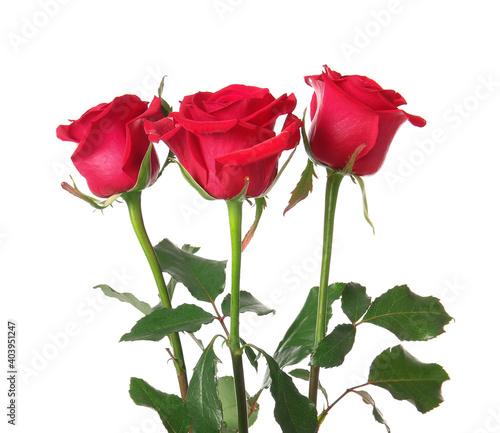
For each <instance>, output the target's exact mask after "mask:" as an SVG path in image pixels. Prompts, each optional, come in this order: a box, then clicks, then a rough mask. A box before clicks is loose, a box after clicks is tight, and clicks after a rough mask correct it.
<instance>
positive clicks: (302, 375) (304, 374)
mask: <svg viewBox="0 0 500 433" xmlns="http://www.w3.org/2000/svg"><path fill="white" fill-rule="evenodd" d="M288 374H289V375H290V376H293V377H296V378H297V379H302V380H305V381H307V382H309V377H310V376H311V372H310V371H309V370H306V369H305V368H296V369H295V370H292V371H290V372H289V373H288ZM318 389H319V390H320V391H321V392H322V393H323V395H324V396H325V400H326V404H327V406H329V403H328V393H327V392H326V389H325V388H323V386H322V385H321V382H318Z"/></svg>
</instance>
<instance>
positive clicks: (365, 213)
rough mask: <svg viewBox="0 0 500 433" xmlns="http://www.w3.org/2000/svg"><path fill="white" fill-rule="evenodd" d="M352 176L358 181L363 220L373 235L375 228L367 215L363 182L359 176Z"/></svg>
mask: <svg viewBox="0 0 500 433" xmlns="http://www.w3.org/2000/svg"><path fill="white" fill-rule="evenodd" d="M352 176H353V177H354V178H355V179H356V180H357V181H358V184H359V187H360V188H361V197H362V199H363V214H364V216H365V220H366V222H367V223H368V224H370V226H371V228H372V230H373V234H375V226H374V225H373V223H372V221H371V219H370V216H369V215H368V200H367V198H366V188H365V181H364V180H363V178H362V177H361V176H357V175H355V174H353V175H352Z"/></svg>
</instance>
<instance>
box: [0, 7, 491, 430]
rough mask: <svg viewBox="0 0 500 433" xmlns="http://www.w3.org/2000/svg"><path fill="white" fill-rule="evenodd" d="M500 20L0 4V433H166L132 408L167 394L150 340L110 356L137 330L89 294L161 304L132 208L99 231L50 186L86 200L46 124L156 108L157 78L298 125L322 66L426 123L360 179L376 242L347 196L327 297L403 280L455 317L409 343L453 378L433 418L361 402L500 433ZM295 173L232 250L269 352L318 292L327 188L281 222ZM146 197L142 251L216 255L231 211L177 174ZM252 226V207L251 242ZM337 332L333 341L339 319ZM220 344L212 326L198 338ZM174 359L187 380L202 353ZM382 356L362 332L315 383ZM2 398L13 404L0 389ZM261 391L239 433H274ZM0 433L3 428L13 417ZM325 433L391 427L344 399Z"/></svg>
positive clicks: (181, 91)
mask: <svg viewBox="0 0 500 433" xmlns="http://www.w3.org/2000/svg"><path fill="white" fill-rule="evenodd" d="M44 5H45V6H44ZM47 5H50V6H47ZM498 14H499V10H498V7H497V2H495V1H493V0H489V1H487V0H476V1H474V2H470V1H467V2H466V1H456V0H455V1H451V0H440V1H439V2H436V1H431V0H419V1H417V0H414V1H410V0H399V1H397V0H393V1H390V0H377V1H368V0H358V1H356V2H333V1H320V0H309V1H307V2H305V1H300V2H299V1H294V0H286V1H285V0H279V1H265V0H253V1H250V0H221V1H218V2H214V1H213V0H192V1H184V2H182V1H169V0H162V1H160V0H146V1H142V2H138V1H130V0H120V1H118V0H108V1H105V2H103V1H97V0H87V1H80V0H65V1H64V2H63V1H62V0H58V1H55V0H53V1H52V2H50V1H49V0H46V1H45V2H44V0H39V1H35V0H25V1H23V2H16V3H14V2H11V3H9V6H8V8H7V10H6V11H5V10H4V13H2V16H1V18H0V20H1V33H2V43H1V50H2V54H1V56H2V64H3V66H2V70H1V77H2V78H1V80H0V83H1V84H0V86H1V100H2V104H1V117H0V119H1V121H2V128H1V134H2V138H1V158H0V173H1V174H0V176H1V191H2V201H1V205H0V208H1V216H0V263H1V265H0V266H1V267H0V269H1V271H0V272H1V274H0V280H1V296H2V300H1V304H0V305H1V306H0V308H1V324H2V326H3V327H4V330H3V331H1V332H0V335H1V337H0V345H1V346H2V354H4V355H3V356H2V357H1V359H2V360H3V361H2V363H1V369H0V370H2V371H4V372H5V375H6V370H7V366H6V362H5V360H6V357H5V354H6V352H5V349H4V347H5V346H6V338H7V330H6V321H7V319H12V320H15V321H16V323H17V327H18V368H19V369H21V370H22V371H23V372H24V373H23V374H21V375H20V376H19V377H18V392H19V395H18V397H19V399H18V426H17V427H15V428H10V426H8V427H9V431H17V432H22V433H34V432H42V431H51V432H52V433H60V432H68V431H71V432H75V433H80V432H89V431H93V432H106V433H130V432H140V433H153V432H160V431H163V427H162V426H161V424H160V422H159V419H158V417H157V415H156V414H155V413H154V412H152V411H151V410H149V409H147V408H140V407H137V406H135V405H134V403H133V402H132V401H131V400H130V398H129V396H128V382H129V378H130V377H131V376H136V377H141V378H144V379H145V380H147V381H148V382H149V383H150V384H151V385H153V386H155V387H157V388H159V389H161V390H163V391H167V392H176V390H177V383H176V379H175V373H174V369H173V366H172V365H171V363H168V364H167V354H166V352H165V350H164V348H163V347H164V346H163V345H162V344H161V343H152V342H137V343H118V340H119V339H120V336H121V335H122V334H123V333H125V332H127V331H128V330H129V329H130V328H131V326H132V325H133V324H134V323H135V321H136V320H138V319H139V318H140V313H139V312H137V311H136V310H134V309H133V308H131V307H129V306H128V305H125V304H121V303H119V302H117V301H114V300H111V301H107V300H106V299H104V298H103V297H102V296H100V295H99V293H98V292H97V291H96V290H94V289H92V287H93V286H94V285H96V284H99V283H107V284H109V285H111V286H112V287H114V288H115V289H116V290H120V291H129V292H133V293H135V294H136V296H138V297H139V298H141V299H143V300H145V301H148V302H150V303H155V302H156V299H157V298H156V294H155V287H154V282H153V279H152V277H151V275H150V274H149V270H148V267H147V264H146V261H145V259H144V257H143V256H142V254H141V251H140V248H139V246H138V243H137V241H136V239H135V238H134V235H133V233H132V231H131V228H130V224H129V221H128V216H127V212H126V208H125V205H123V204H122V205H117V206H115V207H114V208H113V209H108V210H106V211H105V212H104V215H102V214H101V213H100V212H92V209H91V208H90V207H89V206H88V205H86V204H85V203H84V202H82V201H80V200H78V199H76V198H74V197H72V196H70V195H69V194H68V193H66V192H65V191H63V190H62V189H61V188H60V186H59V184H60V183H61V182H62V181H68V180H69V175H70V174H71V175H73V176H74V177H75V179H76V180H77V183H78V185H79V186H80V187H81V188H82V189H84V190H85V187H86V185H85V182H84V180H83V179H82V178H81V177H79V176H78V175H77V172H76V170H75V169H74V167H72V165H71V161H70V159H69V156H70V155H71V153H72V152H73V150H74V148H75V146H74V145H73V144H71V143H65V142H61V141H59V140H58V139H57V138H56V136H55V129H56V127H57V126H58V125H59V124H61V123H67V119H68V118H72V119H75V118H78V117H79V116H80V115H81V114H82V113H83V112H84V111H86V110H87V109H88V108H90V107H92V106H94V105H96V104H98V103H101V102H109V101H110V100H112V99H113V98H114V97H115V96H117V95H122V94H125V93H130V92H132V93H137V94H139V95H140V96H141V97H142V98H143V99H145V100H150V99H151V97H152V96H153V94H154V93H155V91H156V88H157V86H158V84H159V81H160V79H161V76H163V75H164V74H167V75H168V76H169V77H168V79H167V84H166V92H165V96H166V97H167V99H168V100H169V101H170V102H171V104H173V105H174V108H177V107H178V103H177V101H179V100H180V99H181V98H182V97H183V96H184V95H186V94H192V93H195V92H197V91H199V90H210V91H215V90H218V89H219V88H221V87H223V86H226V85H228V84H231V83H242V84H251V85H256V86H261V87H268V88H269V89H270V90H271V92H272V93H273V94H274V95H275V96H276V97H277V96H279V95H281V94H282V93H285V92H286V93H291V92H294V93H295V94H296V96H297V98H298V106H297V110H296V113H297V114H298V115H299V116H300V115H301V113H302V111H303V109H304V108H305V107H306V106H308V104H309V101H310V98H311V94H312V90H311V88H309V87H308V86H307V85H305V83H304V81H303V76H304V75H309V74H318V73H320V72H321V69H322V65H323V64H328V65H329V66H330V67H331V68H332V69H334V70H337V71H339V72H341V73H343V74H361V75H366V76H369V77H371V78H373V79H375V80H376V81H378V82H379V83H380V84H381V85H382V86H383V87H386V88H392V89H395V90H397V91H399V92H400V93H401V94H402V95H403V96H404V97H405V98H406V99H407V101H408V102H409V105H408V108H407V110H408V111H409V112H410V113H413V114H418V115H421V116H423V117H424V118H426V119H427V121H428V124H427V126H426V127H425V128H423V129H418V128H415V127H413V126H411V125H410V124H409V123H408V122H407V124H405V125H404V126H403V127H402V128H401V130H400V132H399V133H398V134H397V136H396V139H395V141H394V143H393V146H392V148H391V150H390V152H389V155H388V158H387V160H386V163H385V165H384V166H383V167H382V170H381V171H380V172H379V173H378V174H376V175H374V176H372V177H369V178H366V179H365V181H366V185H367V190H368V199H369V205H370V214H371V217H372V220H373V222H374V224H375V227H376V235H375V236H373V235H372V233H371V229H370V227H369V226H368V225H367V224H366V223H365V222H364V219H363V215H362V208H361V198H360V194H359V190H358V189H357V186H355V185H354V184H352V183H351V182H350V181H347V180H346V181H344V183H343V185H342V187H341V192H340V197H339V206H338V212H337V219H336V232H335V239H334V240H335V248H334V255H333V264H332V280H336V281H357V282H360V283H362V284H363V285H366V286H367V288H368V293H369V294H370V295H371V296H372V297H376V296H378V295H379V294H380V293H382V292H383V291H385V290H387V289H389V288H391V287H393V286H394V285H397V284H403V283H407V284H409V286H410V287H411V288H412V289H413V291H415V292H417V293H419V294H421V295H426V296H427V295H434V296H438V297H440V298H441V299H442V300H443V303H444V304H445V306H446V309H447V311H448V312H449V313H450V314H451V315H452V316H453V317H454V318H455V321H454V322H452V323H451V324H450V325H449V326H447V328H446V329H447V332H446V334H445V335H443V336H440V337H439V338H437V339H435V340H432V341H430V342H426V343H411V344H405V347H406V348H407V349H408V350H409V351H410V352H411V353H412V354H414V355H415V356H417V357H418V358H419V359H421V360H422V361H424V362H438V363H440V364H441V365H443V366H444V367H445V368H446V370H447V371H448V373H449V374H450V376H451V378H452V380H451V381H449V382H447V383H445V385H444V387H443V392H444V397H445V402H444V403H443V404H442V406H441V407H439V408H438V409H436V410H434V411H432V412H430V413H428V414H426V415H421V414H419V413H418V412H417V411H416V410H415V408H414V407H413V406H412V405H411V404H409V403H408V402H399V401H395V400H393V399H392V397H391V396H390V395H389V393H387V392H386V391H384V390H382V389H374V390H372V395H373V396H374V398H375V399H376V400H377V403H378V405H379V407H380V408H381V410H382V412H383V413H384V415H385V416H386V418H387V420H388V422H389V424H390V425H391V427H392V430H393V432H396V433H398V432H405V433H412V432H422V431H443V430H445V431H450V432H454V433H473V432H476V433H484V432H488V433H490V432H495V431H498V430H499V429H500V400H499V397H498V390H497V387H498V385H499V373H498V329H499V328H498V320H497V315H498V305H499V303H500V291H499V287H498V272H497V267H498V260H499V252H498V244H499V241H500V233H499V226H498V218H499V216H498V213H499V212H498V211H499V204H498V189H497V184H498V160H499V157H500V151H499V144H500V143H499V138H498V132H497V131H498V123H499V114H500V111H499V108H500V60H499V55H498V43H499V42H500V30H499V28H498V16H499V15H498ZM485 83H489V84H485ZM158 148H159V150H160V151H161V153H162V155H164V154H165V152H164V149H163V147H162V146H161V145H160V146H158ZM305 161H306V157H305V153H304V152H303V151H302V150H300V151H299V152H297V154H296V155H295V157H294V159H293V161H292V163H291V164H290V167H289V169H288V170H287V171H286V173H285V175H284V176H283V177H282V179H281V180H280V182H279V184H278V186H277V187H276V188H275V189H274V190H273V191H272V192H271V194H270V195H269V207H268V209H267V210H266V212H265V214H264V217H263V219H262V223H261V226H260V227H259V230H258V231H257V234H256V236H255V238H254V240H253V241H252V243H251V244H250V246H249V248H248V250H247V251H245V253H244V264H243V288H244V289H247V290H252V291H253V292H254V294H255V296H256V297H257V298H259V299H261V300H262V301H263V302H266V303H267V304H269V305H271V306H274V307H275V308H276V309H277V311H278V312H277V314H276V315H275V316H273V317H266V318H265V319H259V320H256V317H255V316H253V315H251V314H249V315H247V316H246V317H245V319H244V329H242V332H243V335H245V336H246V338H247V340H250V341H252V342H254V343H256V344H257V345H259V346H261V347H263V348H264V349H266V350H268V351H269V352H272V351H273V350H274V348H275V347H276V345H277V343H278V342H279V340H280V339H281V337H282V335H283V333H284V331H285V330H286V328H287V327H288V325H289V324H290V323H291V321H292V319H293V317H294V316H295V315H296V314H297V312H298V310H299V309H300V307H301V305H302V303H303V301H304V299H305V297H306V294H307V291H308V289H309V288H310V287H312V286H313V285H317V283H318V281H319V261H318V248H319V246H320V242H321V226H322V213H323V193H324V183H325V174H324V172H323V171H322V170H318V177H319V179H318V180H316V182H315V185H314V193H313V194H312V196H311V197H310V198H308V199H307V201H305V202H303V203H302V204H300V205H299V206H297V208H296V209H294V210H293V211H291V212H290V213H289V214H287V216H286V217H283V216H282V210H283V209H284V207H285V206H286V203H287V201H288V198H289V192H290V191H291V190H292V189H293V188H294V186H295V183H296V182H297V180H298V178H299V175H300V173H301V171H302V169H303V168H304V166H305ZM143 196H144V212H145V219H146V222H147V225H148V230H149V232H150V235H151V238H152V239H153V242H155V243H156V242H159V241H160V240H161V239H162V238H163V237H169V238H170V239H172V240H173V241H174V242H176V243H177V244H179V245H181V244H183V243H185V242H187V243H191V244H193V245H197V246H201V247H202V249H201V251H200V254H201V255H203V256H205V257H209V258H214V259H220V260H222V259H227V258H228V257H229V239H228V237H229V234H228V228H227V222H226V210H225V206H224V203H223V202H210V203H208V202H204V201H203V200H201V199H199V198H198V197H197V195H196V193H195V192H194V190H192V189H191V188H190V187H189V186H188V185H187V184H186V183H185V182H184V180H183V179H182V178H181V176H180V173H179V171H178V169H177V168H175V167H170V168H169V169H168V170H167V172H166V173H165V175H164V176H163V177H162V178H161V179H160V181H159V182H158V183H157V184H156V185H155V186H154V188H152V189H150V190H148V191H146V192H145V193H144V194H143ZM252 212H253V209H251V208H250V207H249V206H246V207H245V225H246V226H248V225H249V224H250V223H251V217H252ZM184 293H185V290H183V289H182V287H179V288H178V291H177V292H176V295H175V297H174V303H177V304H178V303H181V302H184V301H188V300H189V297H188V296H186V295H185V294H184ZM221 298H222V297H221ZM336 314H337V316H336V320H337V323H338V322H341V321H343V320H346V319H345V318H344V317H343V316H342V313H341V312H340V311H337V310H336ZM334 321H335V319H334ZM332 324H333V321H332ZM215 332H219V329H218V328H217V325H216V324H213V325H210V327H207V329H206V332H205V333H204V334H203V333H202V335H205V339H206V338H208V335H211V334H213V333H215ZM185 341H186V343H185V346H186V352H187V363H188V364H189V366H190V367H192V366H193V365H194V364H195V360H196V359H197V356H198V354H199V352H198V349H197V348H196V347H195V346H194V345H193V343H192V342H191V341H189V340H185ZM395 344H397V340H396V339H395V338H394V337H393V336H392V334H389V333H387V332H385V331H383V330H379V329H375V328H374V327H369V326H367V327H366V328H365V329H360V332H359V333H358V340H357V343H356V346H355V348H354V350H353V351H352V352H351V353H350V354H349V355H348V356H347V359H346V366H345V367H342V368H339V369H336V370H330V371H323V372H322V380H323V382H324V385H325V386H326V387H327V388H328V390H329V393H330V397H331V399H332V400H333V399H335V398H336V397H337V396H339V395H340V394H341V393H342V392H343V391H344V390H345V389H346V388H347V387H350V386H353V385H356V384H359V383H361V381H363V380H366V375H367V372H368V367H369V364H370V361H371V360H372V359H373V358H374V357H375V356H376V355H377V354H378V353H380V352H381V351H382V350H383V349H385V348H386V347H388V346H391V345H395ZM225 352H226V349H224V348H222V347H220V346H218V347H217V353H218V354H219V355H220V357H221V359H223V360H224V361H225V364H224V365H223V366H221V367H220V368H221V371H222V373H225V372H229V371H230V367H229V364H228V359H227V354H226V353H225ZM264 369H265V367H264V365H261V373H260V376H262V372H263V371H264ZM2 376H3V374H2ZM247 378H248V381H247V382H248V390H249V392H250V393H253V392H255V391H256V390H257V389H258V386H259V384H260V377H259V378H256V377H254V375H253V373H252V372H251V367H249V366H248V369H247ZM0 383H2V385H1V386H0V395H1V396H2V400H1V401H2V406H1V407H2V408H5V407H6V404H7V398H6V394H7V381H6V380H5V379H4V380H2V381H0ZM304 385H305V383H304ZM300 386H301V388H300V389H301V390H302V391H303V392H305V387H304V386H302V384H301V385H300ZM268 395H269V394H267V396H266V397H264V398H262V400H261V403H262V410H261V416H260V418H259V420H258V422H257V424H256V425H255V427H254V428H253V431H258V432H266V433H272V432H279V431H280V429H279V427H278V426H277V424H275V423H274V421H273V420H272V410H273V404H272V400H271V399H270V398H269V397H268ZM4 412H6V410H5V409H2V413H4ZM0 422H1V424H2V427H1V429H2V431H5V430H4V427H5V426H6V425H7V418H6V416H5V415H3V414H2V419H1V421H0ZM323 430H324V431H325V432H326V431H339V432H340V431H343V432H361V431H374V432H383V431H385V430H384V427H383V426H382V425H380V424H377V423H375V422H374V421H373V418H372V416H371V413H370V409H369V407H368V406H366V405H364V404H363V403H362V402H361V401H359V399H357V397H356V396H354V395H350V396H348V397H347V398H345V400H343V401H342V402H341V403H339V404H338V406H336V407H335V408H334V409H333V410H332V411H331V414H330V415H329V418H328V419H327V421H326V424H325V425H324V427H323Z"/></svg>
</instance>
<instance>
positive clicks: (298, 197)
mask: <svg viewBox="0 0 500 433" xmlns="http://www.w3.org/2000/svg"><path fill="white" fill-rule="evenodd" d="M313 176H314V177H315V178H318V176H316V173H315V172H314V163H313V162H312V161H311V160H310V159H308V160H307V165H306V168H305V169H304V171H303V172H302V174H301V175H300V179H299V182H298V183H297V186H296V187H295V189H294V190H293V191H292V196H291V197H290V200H289V201H288V206H287V207H286V208H285V210H284V211H283V215H284V214H286V213H287V212H288V211H289V210H290V209H292V208H293V207H294V206H295V205H296V204H297V203H299V202H301V201H302V200H304V199H305V198H306V197H307V196H308V195H309V193H310V192H312V189H313Z"/></svg>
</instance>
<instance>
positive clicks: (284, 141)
mask: <svg viewBox="0 0 500 433" xmlns="http://www.w3.org/2000/svg"><path fill="white" fill-rule="evenodd" d="M296 103H297V101H296V99H295V96H294V95H293V94H291V95H290V96H287V95H286V94H284V95H282V96H280V97H279V98H277V99H275V98H274V97H273V96H272V95H271V93H269V90H267V89H261V88H259V87H251V86H244V85H239V84H233V85H230V86H227V87H225V88H223V89H221V90H219V91H218V92H215V93H212V92H199V93H196V94H194V95H189V96H186V97H184V99H183V100H182V101H181V105H180V108H179V112H173V113H170V114H169V116H168V117H167V118H163V119H161V120H159V121H158V122H148V121H146V122H145V128H146V131H147V132H148V133H149V138H150V140H151V141H153V142H155V143H157V142H158V141H159V140H162V141H164V142H165V143H166V144H167V145H168V147H169V148H170V150H172V152H173V153H174V154H175V155H176V156H177V159H178V160H179V163H180V164H182V166H183V167H184V168H185V169H186V170H187V171H188V172H189V174H190V175H191V177H192V178H193V179H194V180H195V181H196V182H197V183H198V184H199V185H200V186H201V187H202V188H203V189H204V190H205V191H206V192H207V193H208V194H210V195H211V196H212V197H214V198H219V199H224V200H229V199H231V198H234V197H236V196H237V195H238V194H240V193H241V191H242V190H243V188H244V187H245V181H246V179H248V180H249V185H248V190H247V193H246V196H247V197H258V196H261V195H263V194H265V193H266V192H267V190H268V189H269V188H270V186H271V184H272V183H273V180H274V179H275V177H276V174H277V169H278V158H279V157H280V155H281V153H282V152H283V151H284V150H288V149H292V148H293V147H295V145H296V144H297V143H298V142H299V140H300V126H301V125H302V122H301V121H300V120H299V119H298V118H297V117H296V116H294V115H293V114H291V112H292V111H293V109H294V108H295V105H296ZM285 114H286V115H287V117H286V120H285V123H284V126H283V129H282V131H281V133H280V134H278V135H276V133H275V132H274V125H275V122H276V119H277V118H278V117H279V116H281V115H285Z"/></svg>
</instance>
